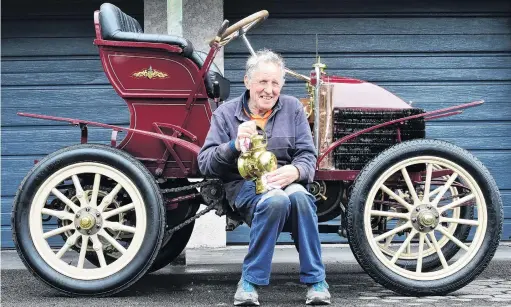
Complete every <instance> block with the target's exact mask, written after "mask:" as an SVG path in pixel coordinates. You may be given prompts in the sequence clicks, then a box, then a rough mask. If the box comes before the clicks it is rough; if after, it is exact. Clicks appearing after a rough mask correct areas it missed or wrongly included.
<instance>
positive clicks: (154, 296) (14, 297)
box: [1, 244, 511, 307]
mask: <svg viewBox="0 0 511 307" xmlns="http://www.w3.org/2000/svg"><path fill="white" fill-rule="evenodd" d="M245 253H246V247H245V246H243V247H241V246H240V247H238V246H234V247H227V248H218V249H214V250H200V249H191V250H187V252H186V255H187V265H186V266H168V267H166V268H164V269H162V270H160V271H158V272H155V273H153V274H149V275H147V276H145V277H143V278H142V279H141V280H140V281H138V282H137V283H136V284H135V285H133V286H132V287H131V288H129V289H128V290H127V291H124V292H123V293H120V294H118V295H116V296H114V297H108V298H101V299H97V298H69V297H64V296H62V295H61V294H60V293H59V292H57V291H55V290H53V289H51V288H49V287H47V286H46V285H44V284H43V283H42V282H40V281H39V280H37V279H36V278H35V277H33V276H32V275H31V274H30V273H29V272H28V271H27V270H26V269H25V267H24V266H23V264H22V263H21V262H20V260H19V259H18V257H17V254H16V252H13V251H3V252H2V259H1V263H2V305H3V306H34V305H44V306H47V305H50V306H55V305H71V306H75V305H82V306H83V305H88V306H109V307H113V306H123V307H125V306H185V307H187V306H190V307H192V306H194V307H195V306H232V296H233V294H234V290H235V286H236V282H237V281H238V280H239V277H240V271H241V264H242V261H243V257H244V255H245ZM323 260H324V262H325V265H326V268H327V275H328V277H327V280H328V282H329V284H330V288H331V289H330V290H331V292H332V295H333V304H332V306H343V307H345V306H381V305H385V306H399V307H404V306H428V307H431V306H446V305H447V306H462V305H466V304H470V305H473V306H511V245H509V244H508V245H501V246H500V247H499V249H498V251H497V253H496V255H495V257H494V259H493V261H492V262H491V264H490V265H489V266H488V267H487V268H486V270H485V271H484V272H483V273H482V274H481V275H480V276H479V277H478V278H477V279H476V280H475V281H473V282H472V283H471V284H469V285H467V286H466V287H464V288H462V289H460V290H458V291H456V292H453V293H451V294H450V295H448V296H444V297H422V298H416V297H402V296H400V295H397V294H395V293H393V292H391V291H389V290H387V289H385V288H383V287H382V286H380V285H378V284H377V283H375V282H374V281H373V280H372V279H371V278H370V277H369V276H368V275H367V274H366V273H365V272H364V271H363V270H362V268H361V267H360V266H359V265H358V263H356V261H355V258H354V257H353V255H352V253H351V251H350V249H349V247H347V246H346V245H333V246H331V245H324V246H323ZM273 263H274V265H273V267H272V280H271V284H270V286H268V287H264V288H262V289H261V290H260V291H259V292H260V300H261V303H262V306H302V305H304V302H303V300H304V297H305V287H304V286H303V285H301V284H299V282H298V272H299V266H298V255H297V253H296V251H295V249H294V247H287V246H286V247H283V246H279V247H277V250H276V252H275V257H274V261H273Z"/></svg>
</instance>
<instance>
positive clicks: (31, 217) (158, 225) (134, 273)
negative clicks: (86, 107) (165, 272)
mask: <svg viewBox="0 0 511 307" xmlns="http://www.w3.org/2000/svg"><path fill="white" fill-rule="evenodd" d="M163 210H164V207H163V199H162V196H161V193H160V192H159V188H158V185H157V184H156V181H155V180H154V178H153V177H152V176H151V174H150V173H149V171H148V170H147V169H146V168H145V167H144V166H143V165H142V164H141V163H140V162H139V161H138V160H136V159H134V158H133V157H131V156H130V155H128V154H127V153H125V152H122V151H120V150H117V149H115V148H110V147H107V146H102V145H90V144H84V145H76V146H71V147H68V148H64V149H62V150H59V151H57V152H55V153H53V154H51V155H49V156H47V157H46V158H45V159H43V160H41V161H40V162H39V163H38V164H37V165H36V166H35V167H34V168H33V169H32V170H31V172H30V173H29V174H28V175H27V176H26V177H25V179H24V181H23V182H22V183H21V185H20V188H19V189H18V192H17V194H16V197H15V199H14V206H13V212H12V225H13V239H14V242H15V245H16V249H17V251H18V254H19V255H20V258H21V259H22V260H23V262H24V263H25V265H26V266H27V267H28V268H29V269H30V270H31V271H32V272H33V273H34V275H36V276H37V277H39V278H40V279H42V280H43V281H44V282H45V283H46V284H48V285H50V286H51V287H54V288H56V289H58V290H60V291H62V292H64V293H66V294H71V295H86V296H105V295H111V294H114V293H116V292H119V291H121V290H123V289H125V288H127V287H129V286H130V285H131V284H133V283H134V282H136V281H137V280H138V279H140V278H141V277H142V276H143V275H144V274H145V273H146V272H147V270H148V269H149V268H150V266H151V264H152V262H153V261H154V259H155V257H156V255H157V253H158V251H159V249H160V246H161V242H162V238H163V233H164V232H163V231H164V221H165V220H164V211H163ZM62 240H63V242H62ZM112 252H116V253H118V254H119V257H118V258H117V259H115V260H114V261H109V257H108V255H109V254H110V253H112ZM88 259H94V260H95V262H96V263H97V264H98V265H97V266H95V265H92V264H91V263H90V262H89V261H87V260H88Z"/></svg>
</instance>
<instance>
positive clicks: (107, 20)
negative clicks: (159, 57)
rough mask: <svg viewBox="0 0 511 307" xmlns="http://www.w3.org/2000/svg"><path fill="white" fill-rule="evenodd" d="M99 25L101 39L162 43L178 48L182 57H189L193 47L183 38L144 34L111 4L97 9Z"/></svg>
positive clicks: (135, 23) (134, 22)
mask: <svg viewBox="0 0 511 307" xmlns="http://www.w3.org/2000/svg"><path fill="white" fill-rule="evenodd" d="M99 24H100V25H101V35H102V36H103V39H106V40H115V41H131V42H146V43H164V44H170V45H176V46H179V47H180V48H181V49H183V55H184V56H186V57H190V56H191V55H192V53H193V45H192V43H191V42H190V41H188V40H187V39H185V38H183V37H179V36H174V35H163V34H146V33H143V32H144V31H143V29H142V27H141V26H140V23H139V22H138V21H137V20H136V19H135V18H133V17H131V16H129V15H127V14H125V13H124V12H123V11H121V9H119V8H118V7H117V6H115V5H113V4H111V3H103V4H102V5H101V7H100V9H99Z"/></svg>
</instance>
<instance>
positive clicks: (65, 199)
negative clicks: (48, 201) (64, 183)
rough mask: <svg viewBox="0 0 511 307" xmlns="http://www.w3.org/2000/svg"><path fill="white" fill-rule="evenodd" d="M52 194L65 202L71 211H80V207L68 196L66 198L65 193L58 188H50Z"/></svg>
mask: <svg viewBox="0 0 511 307" xmlns="http://www.w3.org/2000/svg"><path fill="white" fill-rule="evenodd" d="M51 192H52V193H53V195H55V196H57V198H58V199H60V200H61V201H62V202H63V203H64V204H66V205H67V206H68V207H69V208H70V209H71V210H73V212H75V213H76V212H78V211H80V207H78V206H77V205H76V204H75V203H74V202H72V201H71V200H70V199H69V198H67V196H66V195H64V194H62V193H61V192H60V191H59V190H57V189H55V188H53V189H52V190H51Z"/></svg>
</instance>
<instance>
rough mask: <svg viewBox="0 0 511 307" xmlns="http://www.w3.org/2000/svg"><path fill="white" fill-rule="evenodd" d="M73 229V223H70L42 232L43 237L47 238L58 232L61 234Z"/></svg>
mask: <svg viewBox="0 0 511 307" xmlns="http://www.w3.org/2000/svg"><path fill="white" fill-rule="evenodd" d="M73 229H75V227H74V225H73V224H70V225H67V226H63V227H60V228H57V229H53V230H50V231H47V232H45V233H44V234H43V238H44V239H48V238H51V237H53V236H56V235H59V234H61V233H63V232H66V231H71V230H73Z"/></svg>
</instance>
